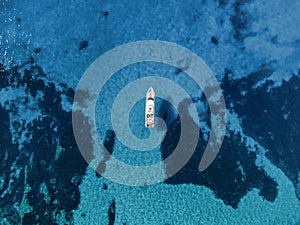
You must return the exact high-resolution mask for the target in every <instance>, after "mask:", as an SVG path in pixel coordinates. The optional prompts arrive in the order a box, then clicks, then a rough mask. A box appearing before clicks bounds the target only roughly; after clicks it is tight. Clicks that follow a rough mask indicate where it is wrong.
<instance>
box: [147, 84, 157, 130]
mask: <svg viewBox="0 0 300 225" xmlns="http://www.w3.org/2000/svg"><path fill="white" fill-rule="evenodd" d="M154 115H155V92H154V90H153V88H152V87H150V88H149V89H148V91H147V94H146V111H145V126H146V127H147V128H153V127H154Z"/></svg>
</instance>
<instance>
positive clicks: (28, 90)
mask: <svg viewBox="0 0 300 225" xmlns="http://www.w3.org/2000/svg"><path fill="white" fill-rule="evenodd" d="M267 4H268V3H261V2H258V1H253V0H252V1H251V0H248V1H241V0H235V1H229V0H228V1H226V0H225V1H221V0H220V1H211V2H209V1H188V2H173V1H167V2H164V3H159V2H156V3H154V2H150V1H149V2H148V1H145V2H142V1H140V2H138V3H136V4H135V3H125V2H122V1H120V2H106V1H101V2H97V1H93V2H90V3H89V4H82V3H80V1H71V2H69V3H61V2H56V3H54V2H52V1H45V2H43V3H35V2H31V1H26V2H25V1H24V2H23V1H19V2H17V1H2V2H1V1H0V13H1V14H0V18H1V22H0V23H1V30H0V32H1V33H0V118H1V120H0V128H1V129H0V144H1V147H0V160H1V164H0V198H1V201H0V206H1V207H0V218H1V224H262V223H263V224H300V217H299V215H300V214H299V212H300V149H299V146H300V138H299V137H300V133H299V131H300V105H299V104H300V103H299V100H298V99H299V97H300V72H299V71H300V68H299V58H300V52H299V40H300V28H299V24H298V23H297V21H299V13H297V11H296V12H295V11H294V8H296V7H297V6H299V4H298V3H297V1H294V2H289V3H287V4H285V2H283V1H279V0H278V1H274V3H273V5H272V7H273V8H272V9H270V10H268V5H267ZM283 6H284V9H283V8H282V7H283ZM273 11H275V12H277V13H272V12H273ZM283 12H285V14H284V18H285V19H282V17H281V16H282V13H283ZM274 15H276V16H274ZM297 19H298V20H297ZM279 21H280V22H279ZM274 24H275V25H274ZM276 24H277V25H276ZM285 29H287V31H290V32H284V31H285ZM139 40H164V41H171V42H174V43H176V44H179V45H182V46H184V47H186V48H188V49H190V50H191V51H193V52H195V53H196V54H198V55H199V56H200V57H201V58H202V59H203V60H204V61H205V62H206V63H207V65H208V66H209V68H210V69H211V70H212V71H213V73H214V74H215V75H216V79H217V81H218V83H219V85H220V87H221V89H222V93H223V95H224V99H225V103H226V110H227V111H226V112H227V114H228V118H227V127H226V135H225V137H224V141H223V143H222V147H221V149H220V152H219V154H218V155H217V157H216V159H215V160H214V161H213V163H212V164H211V165H210V166H209V167H208V168H207V169H206V170H205V171H203V172H200V171H199V170H198V166H199V162H200V160H201V157H202V154H203V152H204V149H205V147H206V145H207V143H208V138H207V137H208V135H209V130H207V129H209V128H210V127H211V121H210V119H211V115H210V109H209V107H208V102H207V99H206V96H205V95H204V93H203V92H202V91H203V90H201V88H200V87H199V86H198V85H197V84H195V82H194V81H193V80H192V79H191V78H189V76H188V75H187V73H186V72H185V70H187V69H188V63H187V62H188V60H189V59H185V60H187V61H183V62H179V63H178V64H179V66H178V68H175V67H172V66H169V65H163V64H159V63H154V62H143V63H138V64H135V65H130V66H128V67H126V68H124V69H122V70H121V71H119V72H118V73H116V74H114V75H113V76H112V77H111V79H110V80H109V81H108V82H107V83H106V84H105V85H104V87H103V89H102V90H101V92H100V93H99V95H98V97H99V98H98V99H97V107H96V125H97V127H96V132H98V135H99V136H100V140H101V143H102V144H103V145H104V146H105V147H106V149H107V150H108V152H109V153H110V155H108V154H106V155H105V154H104V155H103V158H102V159H101V160H100V162H99V165H98V167H97V172H98V173H97V172H96V171H94V170H93V169H91V168H90V167H89V166H88V163H87V161H86V160H85V159H84V157H83V155H82V152H81V151H80V149H79V147H78V145H77V143H76V140H75V137H74V133H73V127H72V105H73V104H74V102H73V98H74V94H75V91H76V86H77V85H78V82H79V80H80V78H81V77H82V76H83V74H84V71H85V70H86V69H87V68H88V67H89V66H90V64H91V63H92V62H93V61H94V60H95V59H96V58H98V57H99V56H100V55H101V54H103V53H104V52H107V51H109V50H111V49H113V48H114V47H116V46H119V45H121V44H125V43H129V42H132V41H139ZM117 60H120V59H116V63H117ZM147 76H157V77H159V76H161V77H164V78H167V79H170V80H172V81H173V82H177V84H178V85H180V86H181V87H182V88H184V89H185V90H187V92H188V94H189V95H190V97H191V99H192V103H191V104H194V105H196V107H197V110H198V120H199V121H200V134H199V139H198V140H197V146H196V148H195V152H194V154H193V155H192V157H191V159H190V160H189V161H188V162H187V164H185V165H184V166H183V167H182V168H181V169H180V170H179V171H178V173H176V174H175V175H174V176H172V177H170V178H168V179H165V180H164V181H163V182H160V183H158V184H154V185H149V186H147V185H144V186H143V185H142V186H138V187H135V186H126V185H122V184H118V183H115V182H113V181H110V180H109V179H106V178H105V174H103V176H102V173H105V171H106V170H107V171H108V170H109V168H110V167H109V166H110V164H109V163H110V161H111V157H112V156H113V157H116V158H118V159H120V160H122V161H123V162H125V163H128V164H134V165H149V164H153V163H156V162H159V161H161V160H162V159H166V158H167V157H168V156H169V155H171V154H172V153H173V151H174V146H176V144H177V143H178V141H179V138H180V135H181V127H180V126H181V123H182V120H180V118H179V117H177V108H176V106H174V105H173V106H172V105H171V104H170V103H169V102H167V100H168V99H162V98H157V106H156V107H157V109H156V116H157V117H161V118H162V119H163V120H164V121H166V124H167V131H166V136H165V138H164V139H163V141H162V143H161V144H160V145H159V146H158V147H157V148H156V149H154V150H153V151H149V152H136V151H135V150H134V149H130V148H128V147H127V146H125V145H124V144H122V143H120V140H119V139H118V136H117V135H116V133H115V131H114V130H113V127H112V124H111V117H110V113H111V109H112V107H113V101H114V99H115V98H116V96H117V95H118V93H119V92H120V91H121V90H122V89H123V88H124V87H125V86H126V85H128V84H129V83H130V82H133V81H135V80H137V79H139V78H145V77H147ZM133 91H137V90H133ZM86 93H88V92H86ZM86 93H85V92H83V93H82V97H83V99H84V102H86V104H90V103H89V102H88V101H89V99H91V96H88V95H84V94H86ZM170 96H171V97H172V93H170ZM180 106H181V107H182V110H183V112H184V115H185V117H187V119H188V120H189V121H193V122H191V126H190V129H191V130H193V129H194V128H195V127H199V123H196V122H195V121H194V120H193V118H191V115H190V113H189V112H190V111H189V110H190V109H189V104H187V103H186V100H185V99H183V100H182V101H181V102H180ZM143 107H144V100H140V101H138V102H137V103H136V104H135V105H134V107H133V108H132V111H131V112H130V119H129V121H128V122H129V125H130V128H131V129H132V133H133V134H134V135H135V136H136V137H138V138H140V139H145V138H147V137H148V136H149V134H150V132H149V130H148V129H146V128H145V127H144V120H143V111H141V109H143ZM85 108H86V106H84V105H83V106H81V109H79V110H75V111H76V115H77V118H79V119H80V123H82V124H88V125H87V126H85V128H86V130H84V129H83V130H82V131H81V132H82V134H86V133H89V132H92V131H91V130H89V129H88V128H89V123H90V120H89V116H88V115H87V114H85V111H84V109H85ZM82 109H83V110H82ZM100 114H101V115H100ZM137 118H142V120H141V119H137ZM93 141H94V140H92V139H86V140H85V142H84V146H85V148H86V149H87V155H88V156H87V157H89V161H88V162H90V161H92V160H93V159H94V158H95V155H94V153H93V147H94V146H95V145H94V144H95V143H94V142H93ZM111 155H112V156H111ZM143 160H145V161H143ZM171 167H172V165H171V164H167V165H165V168H164V169H163V171H165V172H166V173H168V171H171V169H172V168H171ZM199 201H201V202H200V203H199ZM198 203H199V205H198ZM205 206H206V207H205Z"/></svg>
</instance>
